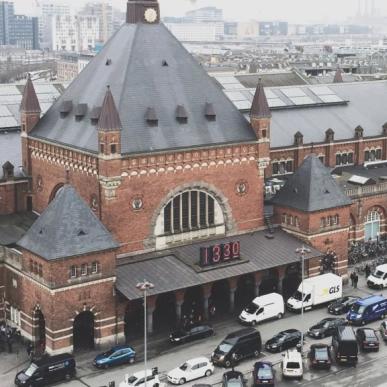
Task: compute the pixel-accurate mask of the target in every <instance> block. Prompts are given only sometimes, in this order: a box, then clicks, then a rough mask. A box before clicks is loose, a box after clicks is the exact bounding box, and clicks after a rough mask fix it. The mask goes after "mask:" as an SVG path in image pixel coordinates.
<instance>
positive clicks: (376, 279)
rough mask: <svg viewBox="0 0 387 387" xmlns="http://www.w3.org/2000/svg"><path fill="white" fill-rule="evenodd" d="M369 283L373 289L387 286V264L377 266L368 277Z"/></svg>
mask: <svg viewBox="0 0 387 387" xmlns="http://www.w3.org/2000/svg"><path fill="white" fill-rule="evenodd" d="M367 285H368V287H369V288H371V289H383V288H385V287H386V286H387V264H384V265H379V266H376V269H375V271H374V272H373V273H372V274H371V275H370V276H368V278H367Z"/></svg>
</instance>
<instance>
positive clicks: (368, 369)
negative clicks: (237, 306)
mask: <svg viewBox="0 0 387 387" xmlns="http://www.w3.org/2000/svg"><path fill="white" fill-rule="evenodd" d="M367 291H368V289H364V291H362V290H358V291H357V293H358V294H360V295H366V292H367ZM345 293H347V294H348V293H353V292H351V290H349V291H348V289H346V292H345ZM383 293H384V295H385V296H387V290H385V291H384V292H383ZM378 294H380V292H378ZM327 316H329V315H328V313H327V312H326V307H323V308H320V309H316V310H312V311H309V312H306V313H305V315H304V320H303V321H302V320H301V317H300V315H297V314H295V315H294V314H290V313H287V314H286V315H285V317H284V318H283V319H282V320H275V321H270V322H266V323H262V324H261V325H258V326H257V329H258V330H259V331H260V332H261V336H262V340H263V343H264V342H265V341H266V340H267V339H269V338H270V337H272V336H273V335H274V334H276V333H278V332H279V331H281V330H284V329H289V328H296V329H302V330H303V331H304V332H306V331H307V329H308V328H309V327H310V326H311V325H313V324H315V323H316V322H318V321H319V320H321V319H322V318H324V317H327ZM379 325H380V321H376V322H374V323H372V324H369V325H368V326H370V327H373V328H378V327H379ZM240 327H241V326H240V325H239V324H238V322H237V321H234V320H232V321H224V322H223V323H222V324H220V325H217V329H216V334H215V335H214V336H213V337H211V338H208V339H204V340H201V341H198V342H195V343H189V344H183V345H180V346H172V345H171V344H169V343H168V342H167V340H166V341H165V346H164V345H162V350H161V352H160V354H159V355H158V356H156V357H154V358H152V359H151V360H149V362H148V367H149V368H151V367H158V369H159V371H160V373H161V374H162V375H165V374H166V373H167V372H168V371H169V370H171V369H172V368H175V367H177V366H179V365H180V364H181V363H183V362H184V361H185V360H187V359H190V358H194V357H198V356H207V357H210V355H211V353H212V351H213V350H214V349H215V347H216V346H217V345H218V344H219V342H220V341H221V340H222V339H223V338H224V337H225V336H226V335H227V334H228V333H230V332H232V331H234V330H236V329H240ZM316 342H325V343H330V338H326V339H324V340H318V341H317V340H314V339H311V338H306V344H305V347H304V350H308V347H309V346H310V345H311V344H313V343H316ZM261 358H262V359H263V358H264V359H265V360H268V361H271V362H273V363H277V364H278V365H277V366H276V386H292V385H294V386H300V385H302V386H312V385H314V386H315V387H317V386H327V387H331V386H332V387H333V386H335V387H336V386H338V387H342V386H352V387H357V386H359V387H366V386H370V387H371V386H372V387H376V386H387V372H386V365H387V363H386V360H387V344H385V343H383V341H381V345H380V351H379V352H377V353H366V354H363V353H361V354H360V356H359V364H358V366H357V367H356V368H354V367H350V368H348V367H342V366H336V365H333V366H332V368H331V370H330V371H310V370H309V365H308V362H307V360H305V363H304V368H305V373H304V378H303V380H302V381H289V380H286V381H283V380H282V377H281V371H280V370H279V363H280V362H281V359H282V355H281V354H269V353H267V352H263V353H262V355H261ZM255 361H256V359H250V360H246V361H243V362H242V363H241V364H239V365H238V366H237V367H236V369H237V370H240V371H241V372H243V373H245V374H246V378H248V384H247V385H248V386H251V370H252V368H253V364H254V362H255ZM143 367H144V365H143V363H142V362H139V363H135V364H133V365H128V366H121V367H116V368H112V369H108V370H96V369H95V368H94V367H93V366H92V365H91V364H90V363H89V362H84V363H82V364H79V363H78V367H77V379H75V380H72V381H70V382H67V383H62V384H59V385H58V386H62V387H85V386H88V387H101V386H108V383H109V382H110V381H115V382H116V386H118V385H119V383H120V382H121V381H122V380H123V378H124V375H125V373H128V374H133V373H135V372H137V371H140V370H142V369H143ZM223 372H224V369H222V368H218V367H217V368H216V369H215V372H214V374H213V375H212V376H210V377H208V378H203V379H199V380H198V381H196V382H197V383H208V384H212V385H214V386H220V381H221V377H222V374H223ZM7 376H11V375H7ZM13 376H14V375H12V378H9V379H8V378H5V377H4V378H2V381H1V382H0V384H1V386H2V387H3V386H4V387H8V386H11V385H12V384H13V383H12V381H13ZM193 384H195V382H189V383H187V384H186V386H192V385H193Z"/></svg>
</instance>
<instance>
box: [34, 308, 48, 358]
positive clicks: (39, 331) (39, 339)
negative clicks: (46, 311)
mask: <svg viewBox="0 0 387 387" xmlns="http://www.w3.org/2000/svg"><path fill="white" fill-rule="evenodd" d="M35 322H36V328H35V345H36V350H37V351H38V352H41V353H44V351H45V350H46V320H45V318H44V315H43V313H42V311H41V310H40V309H37V310H36V311H35Z"/></svg>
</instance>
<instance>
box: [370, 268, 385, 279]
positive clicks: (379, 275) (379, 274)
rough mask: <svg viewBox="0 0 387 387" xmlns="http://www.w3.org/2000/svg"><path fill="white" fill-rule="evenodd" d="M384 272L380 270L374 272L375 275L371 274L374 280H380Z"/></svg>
mask: <svg viewBox="0 0 387 387" xmlns="http://www.w3.org/2000/svg"><path fill="white" fill-rule="evenodd" d="M384 274H385V273H384V272H383V271H380V270H376V271H375V273H374V274H373V276H374V277H376V278H382V277H383V276H384Z"/></svg>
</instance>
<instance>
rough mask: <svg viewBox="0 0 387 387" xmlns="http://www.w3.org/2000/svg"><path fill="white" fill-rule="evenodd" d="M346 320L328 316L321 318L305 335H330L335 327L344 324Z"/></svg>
mask: <svg viewBox="0 0 387 387" xmlns="http://www.w3.org/2000/svg"><path fill="white" fill-rule="evenodd" d="M346 323H347V321H346V320H345V319H344V318H340V317H328V318H324V319H322V320H321V321H320V322H318V323H317V324H315V325H313V326H311V327H310V328H309V330H308V332H307V335H308V336H310V337H313V338H314V339H322V338H324V337H327V336H332V335H333V333H334V332H335V330H336V328H337V327H338V326H341V325H345V324H346Z"/></svg>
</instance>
